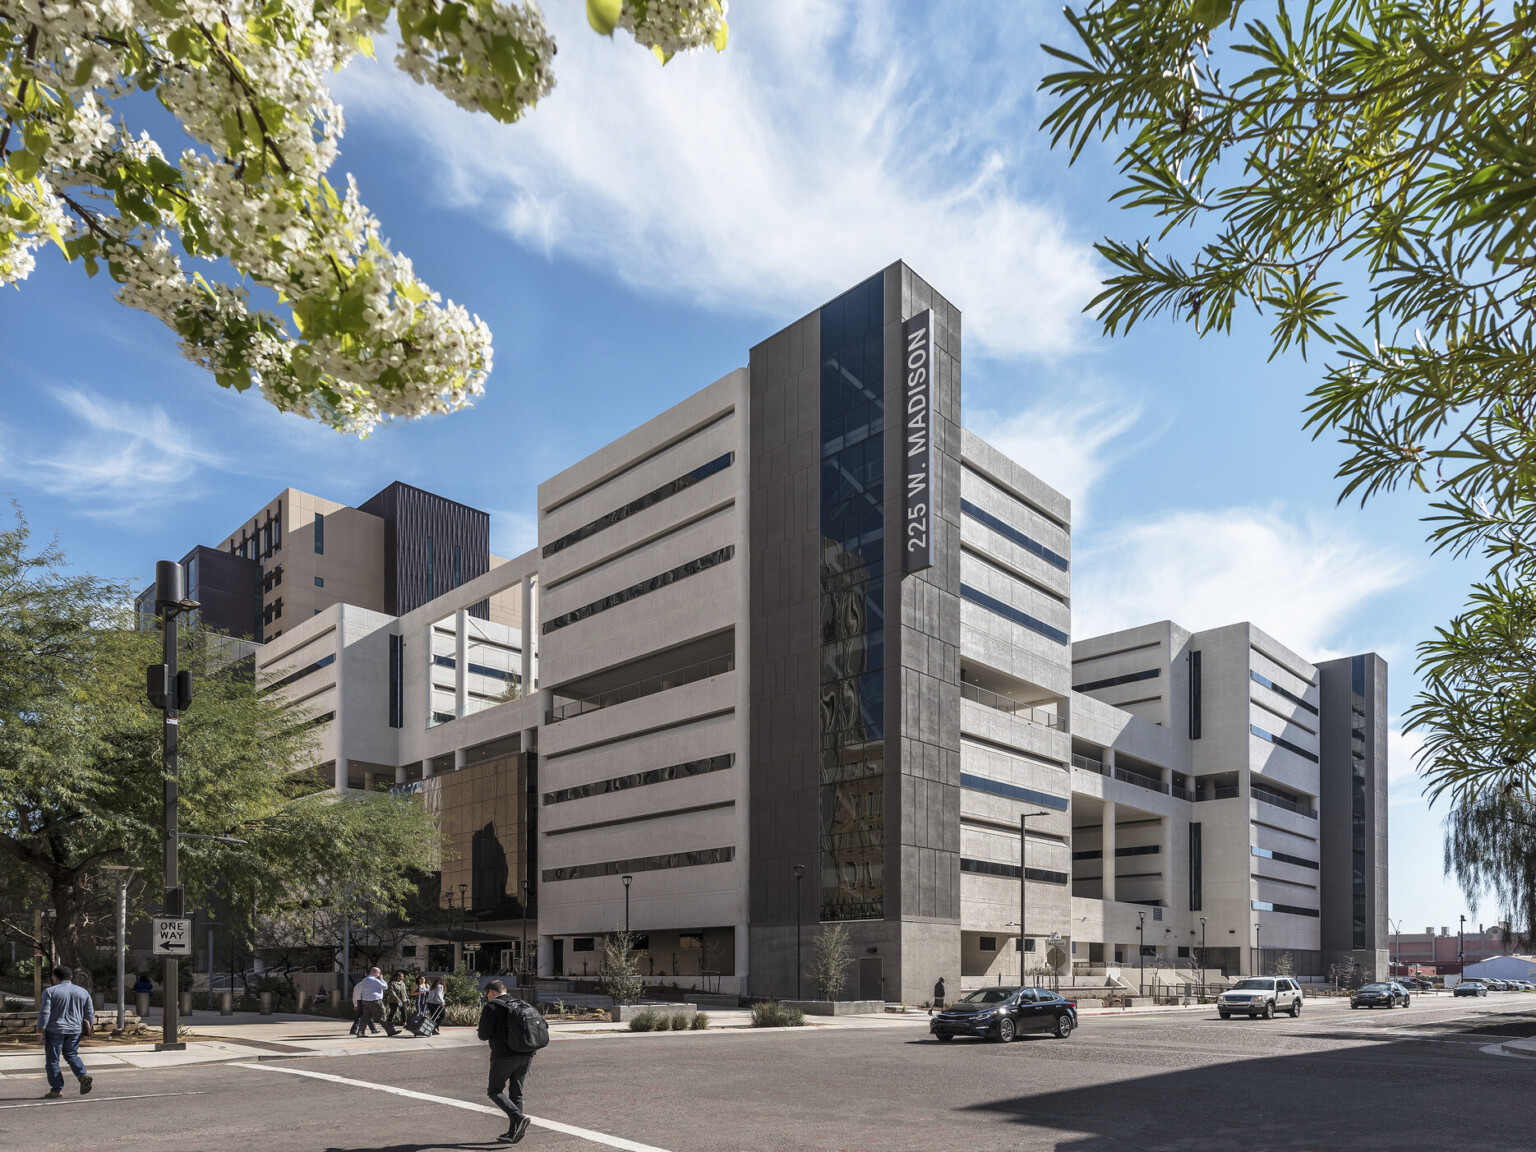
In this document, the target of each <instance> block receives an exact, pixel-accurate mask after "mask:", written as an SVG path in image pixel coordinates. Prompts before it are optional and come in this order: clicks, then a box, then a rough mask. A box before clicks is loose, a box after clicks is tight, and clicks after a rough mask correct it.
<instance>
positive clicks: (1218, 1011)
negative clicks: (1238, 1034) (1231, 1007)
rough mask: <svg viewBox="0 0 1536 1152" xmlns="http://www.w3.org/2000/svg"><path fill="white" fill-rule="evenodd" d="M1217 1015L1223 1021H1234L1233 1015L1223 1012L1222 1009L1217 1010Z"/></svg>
mask: <svg viewBox="0 0 1536 1152" xmlns="http://www.w3.org/2000/svg"><path fill="white" fill-rule="evenodd" d="M1216 1015H1218V1016H1220V1017H1221V1018H1222V1019H1223V1020H1230V1019H1232V1013H1230V1012H1223V1011H1222V1010H1221V1009H1220V1008H1218V1009H1216Z"/></svg>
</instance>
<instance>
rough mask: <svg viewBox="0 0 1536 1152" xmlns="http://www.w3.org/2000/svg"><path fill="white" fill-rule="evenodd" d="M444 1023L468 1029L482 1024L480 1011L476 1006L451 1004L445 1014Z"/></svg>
mask: <svg viewBox="0 0 1536 1152" xmlns="http://www.w3.org/2000/svg"><path fill="white" fill-rule="evenodd" d="M443 1023H444V1024H453V1025H455V1026H457V1027H461V1028H468V1027H472V1026H474V1025H476V1024H479V1023H480V1009H479V1007H478V1006H477V1005H474V1004H450V1005H448V1008H447V1011H445V1012H444V1013H443Z"/></svg>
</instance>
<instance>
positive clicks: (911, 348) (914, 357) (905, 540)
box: [901, 308, 934, 572]
mask: <svg viewBox="0 0 1536 1152" xmlns="http://www.w3.org/2000/svg"><path fill="white" fill-rule="evenodd" d="M901 356H902V367H901V371H902V411H901V428H902V437H901V447H902V459H903V460H904V461H905V464H904V467H903V469H902V481H903V495H904V499H903V511H904V515H903V517H902V546H901V555H902V564H901V567H902V571H903V572H921V571H922V570H923V569H924V568H932V567H933V519H934V505H933V310H932V309H931V308H926V309H924V310H923V311H921V312H919V313H918V314H917V315H916V316H914V317H912V319H910V320H908V321H906V322H905V323H903V324H902V326H901Z"/></svg>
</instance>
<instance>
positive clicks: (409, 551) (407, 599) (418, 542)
mask: <svg viewBox="0 0 1536 1152" xmlns="http://www.w3.org/2000/svg"><path fill="white" fill-rule="evenodd" d="M359 509H360V510H361V511H363V512H368V513H370V514H372V515H374V516H378V517H380V518H382V519H383V521H384V610H385V611H386V612H388V613H390V614H391V615H393V616H403V615H405V613H407V612H410V611H412V610H413V609H416V608H420V607H421V606H422V605H423V604H425V603H427V602H428V601H429V600H432V599H435V598H436V597H438V596H440V595H442V594H443V593H444V592H449V591H452V590H453V589H454V588H457V587H458V586H459V585H461V584H464V583H467V582H468V581H470V580H473V579H474V578H475V577H477V576H483V575H485V574H486V573H487V572H488V571H490V567H491V517H490V514H489V513H487V512H482V511H480V510H479V509H478V508H471V507H469V505H467V504H460V503H458V501H456V500H449V499H447V498H445V497H442V496H438V495H436V494H435V493H432V492H427V491H424V490H423V489H421V488H416V487H413V486H412V485H410V484H402V483H401V482H400V481H398V480H397V481H396V482H395V483H393V484H391V485H390V486H389V487H388V488H385V489H384V490H383V491H381V492H379V493H377V494H375V495H373V496H371V497H369V499H368V500H367V501H365V502H364V503H363V504H361V505H359ZM469 614H470V615H471V616H477V617H479V618H480V619H482V620H484V619H488V618H489V616H490V605H489V604H487V603H483V602H482V603H480V604H476V605H474V606H472V607H471V608H470V609H469Z"/></svg>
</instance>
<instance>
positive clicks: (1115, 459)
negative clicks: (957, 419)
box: [965, 387, 1162, 532]
mask: <svg viewBox="0 0 1536 1152" xmlns="http://www.w3.org/2000/svg"><path fill="white" fill-rule="evenodd" d="M1142 412H1143V406H1142V404H1141V402H1140V401H1139V400H1137V399H1133V398H1129V397H1125V396H1122V395H1120V394H1118V393H1116V392H1113V391H1111V390H1109V389H1106V388H1100V387H1085V388H1081V389H1075V390H1073V391H1072V392H1070V393H1054V394H1052V395H1049V396H1046V397H1043V398H1042V399H1040V400H1038V401H1036V402H1035V403H1032V404H1030V405H1028V406H1027V407H1025V408H1022V409H1019V410H1017V411H1014V412H1011V413H1005V412H994V411H987V410H978V411H975V412H971V413H969V414H968V415H967V417H966V421H965V424H966V427H967V428H969V429H970V430H971V431H972V432H974V433H976V435H978V436H980V437H981V438H982V439H983V440H985V441H987V443H989V444H991V445H992V446H993V447H994V448H996V449H997V450H998V451H1000V452H1002V453H1003V454H1004V455H1005V456H1008V457H1010V458H1012V459H1013V460H1015V461H1017V462H1018V463H1020V464H1022V465H1023V466H1024V467H1025V468H1027V469H1028V470H1029V471H1030V472H1032V473H1034V474H1035V475H1036V476H1038V477H1040V479H1042V480H1044V481H1045V482H1046V483H1047V484H1049V485H1051V487H1053V488H1055V489H1056V490H1057V491H1059V492H1061V493H1063V494H1065V495H1066V496H1067V498H1068V499H1070V500H1071V501H1072V525H1073V530H1074V532H1080V531H1082V530H1083V528H1084V527H1085V526H1086V525H1087V524H1088V521H1089V507H1090V505H1091V500H1092V496H1093V491H1094V488H1095V487H1097V485H1098V483H1099V481H1100V480H1101V479H1103V478H1104V476H1105V475H1106V474H1107V473H1108V472H1109V471H1110V469H1111V468H1113V467H1114V466H1115V465H1116V464H1117V463H1119V462H1120V461H1121V460H1123V459H1124V458H1125V457H1126V456H1128V455H1129V454H1130V453H1132V452H1134V451H1135V450H1136V449H1137V448H1140V447H1142V446H1144V445H1145V444H1146V443H1147V442H1148V441H1150V440H1152V439H1155V438H1156V437H1157V436H1158V435H1160V434H1161V432H1162V427H1161V426H1158V427H1156V428H1151V429H1148V428H1145V427H1142V428H1140V429H1138V425H1140V424H1141V423H1142ZM1133 429H1136V430H1138V433H1139V434H1138V435H1137V436H1135V437H1134V438H1130V437H1129V433H1131V431H1132V430H1133Z"/></svg>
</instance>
